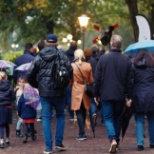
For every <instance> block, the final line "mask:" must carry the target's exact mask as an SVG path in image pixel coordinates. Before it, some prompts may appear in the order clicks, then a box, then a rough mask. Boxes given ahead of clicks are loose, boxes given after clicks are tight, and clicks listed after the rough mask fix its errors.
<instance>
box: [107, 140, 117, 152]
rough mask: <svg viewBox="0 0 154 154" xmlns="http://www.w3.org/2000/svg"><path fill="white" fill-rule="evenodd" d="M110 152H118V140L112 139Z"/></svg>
mask: <svg viewBox="0 0 154 154" xmlns="http://www.w3.org/2000/svg"><path fill="white" fill-rule="evenodd" d="M109 152H110V153H116V152H117V142H116V141H115V140H112V142H111V146H110V149H109Z"/></svg>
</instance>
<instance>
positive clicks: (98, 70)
mask: <svg viewBox="0 0 154 154" xmlns="http://www.w3.org/2000/svg"><path fill="white" fill-rule="evenodd" d="M101 61H102V60H99V62H98V63H97V66H96V70H95V80H94V100H95V102H96V104H97V105H98V103H99V102H100V94H99V91H100V86H101V78H102V64H101Z"/></svg>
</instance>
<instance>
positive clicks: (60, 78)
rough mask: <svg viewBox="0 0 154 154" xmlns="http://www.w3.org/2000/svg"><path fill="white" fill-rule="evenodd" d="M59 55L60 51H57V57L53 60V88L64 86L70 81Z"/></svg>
mask: <svg viewBox="0 0 154 154" xmlns="http://www.w3.org/2000/svg"><path fill="white" fill-rule="evenodd" d="M61 57H62V55H61V53H60V52H59V51H57V57H56V59H55V60H54V64H53V69H52V73H51V76H52V78H53V81H54V88H55V89H61V88H66V86H67V85H68V84H69V82H70V73H69V71H68V69H67V67H66V66H65V62H64V59H62V58H61Z"/></svg>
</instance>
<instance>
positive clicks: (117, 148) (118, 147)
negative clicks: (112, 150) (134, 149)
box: [116, 143, 120, 151]
mask: <svg viewBox="0 0 154 154" xmlns="http://www.w3.org/2000/svg"><path fill="white" fill-rule="evenodd" d="M118 150H120V146H119V144H118V143H117V147H116V151H118Z"/></svg>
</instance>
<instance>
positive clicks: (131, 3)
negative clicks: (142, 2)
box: [125, 0, 139, 42]
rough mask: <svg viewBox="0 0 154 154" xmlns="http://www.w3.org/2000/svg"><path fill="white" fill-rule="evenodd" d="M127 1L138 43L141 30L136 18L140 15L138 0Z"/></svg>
mask: <svg viewBox="0 0 154 154" xmlns="http://www.w3.org/2000/svg"><path fill="white" fill-rule="evenodd" d="M125 1H126V4H127V6H128V9H129V14H130V19H131V24H132V27H133V31H134V39H135V42H137V41H138V36H139V28H138V25H137V22H136V18H135V16H136V15H137V14H138V7H137V0H125Z"/></svg>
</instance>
